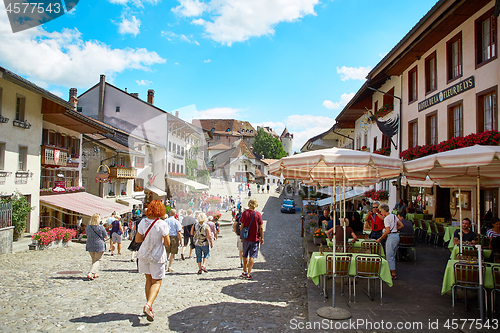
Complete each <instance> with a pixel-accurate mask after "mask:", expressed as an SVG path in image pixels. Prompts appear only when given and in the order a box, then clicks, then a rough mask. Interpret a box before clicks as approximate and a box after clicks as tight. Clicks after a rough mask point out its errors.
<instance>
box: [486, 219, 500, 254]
mask: <svg viewBox="0 0 500 333" xmlns="http://www.w3.org/2000/svg"><path fill="white" fill-rule="evenodd" d="M491 225H492V226H493V228H492V229H490V230H488V231H487V232H486V237H488V238H489V239H490V250H493V246H492V245H491V243H492V241H493V238H498V239H499V240H500V219H498V217H492V218H491Z"/></svg>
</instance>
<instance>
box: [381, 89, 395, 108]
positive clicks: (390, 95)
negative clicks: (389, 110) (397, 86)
mask: <svg viewBox="0 0 500 333" xmlns="http://www.w3.org/2000/svg"><path fill="white" fill-rule="evenodd" d="M382 101H383V105H384V106H385V105H394V87H392V88H391V89H389V91H388V92H387V94H384V97H382Z"/></svg>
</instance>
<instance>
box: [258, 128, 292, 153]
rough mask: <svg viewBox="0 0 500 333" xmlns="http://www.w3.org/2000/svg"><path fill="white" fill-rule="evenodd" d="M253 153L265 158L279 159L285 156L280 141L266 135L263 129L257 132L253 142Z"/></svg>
mask: <svg viewBox="0 0 500 333" xmlns="http://www.w3.org/2000/svg"><path fill="white" fill-rule="evenodd" d="M253 151H254V152H256V153H257V154H260V155H264V157H265V158H275V159H280V158H282V157H285V156H286V152H285V150H284V149H283V145H282V144H281V141H280V140H279V139H278V138H275V137H274V136H272V135H271V134H269V133H267V132H266V131H265V130H264V129H263V128H259V129H258V130H257V134H256V135H255V139H254V142H253Z"/></svg>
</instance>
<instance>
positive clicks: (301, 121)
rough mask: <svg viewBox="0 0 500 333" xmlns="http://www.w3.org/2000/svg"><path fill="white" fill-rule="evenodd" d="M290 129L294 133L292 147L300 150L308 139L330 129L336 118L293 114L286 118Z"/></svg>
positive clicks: (286, 123)
mask: <svg viewBox="0 0 500 333" xmlns="http://www.w3.org/2000/svg"><path fill="white" fill-rule="evenodd" d="M284 122H285V125H286V127H287V129H288V131H289V132H290V133H291V134H293V144H292V149H293V150H294V151H300V148H302V146H303V145H304V143H306V141H307V140H309V139H310V138H312V137H313V136H316V135H318V134H321V133H323V132H325V131H327V130H328V129H330V128H331V127H332V126H333V124H335V119H334V118H330V117H326V116H313V115H291V116H288V117H287V118H286V119H285V121H284Z"/></svg>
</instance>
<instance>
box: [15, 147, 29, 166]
mask: <svg viewBox="0 0 500 333" xmlns="http://www.w3.org/2000/svg"><path fill="white" fill-rule="evenodd" d="M27 164H28V147H21V146H20V147H19V164H18V168H17V169H18V170H19V171H26V170H27Z"/></svg>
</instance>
